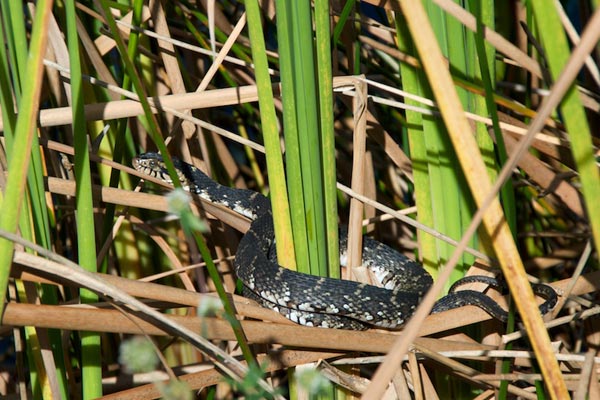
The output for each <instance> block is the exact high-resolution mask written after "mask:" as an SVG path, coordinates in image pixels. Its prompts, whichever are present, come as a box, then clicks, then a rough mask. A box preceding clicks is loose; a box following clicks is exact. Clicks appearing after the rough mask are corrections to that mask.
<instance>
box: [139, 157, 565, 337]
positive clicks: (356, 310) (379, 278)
mask: <svg viewBox="0 0 600 400" xmlns="http://www.w3.org/2000/svg"><path fill="white" fill-rule="evenodd" d="M172 161H173V164H174V166H175V170H176V172H177V175H178V179H179V181H180V182H181V185H182V187H183V189H184V190H187V191H189V192H190V193H193V194H195V195H197V196H198V197H200V198H202V199H204V200H206V201H209V202H211V203H214V204H220V205H222V206H224V207H227V208H229V209H230V210H233V211H234V212H236V213H238V214H240V215H243V216H245V217H247V218H249V219H250V220H251V224H250V227H249V229H248V230H247V232H246V233H245V234H244V235H243V236H242V238H241V239H240V242H239V245H238V248H237V252H236V254H235V259H234V263H233V264H234V272H235V274H236V276H237V278H238V279H239V280H240V281H241V282H242V283H243V290H242V294H243V295H244V296H245V297H248V298H250V299H252V300H255V301H257V302H258V303H259V304H260V305H262V306H263V307H266V308H270V309H272V310H275V311H277V312H279V313H280V314H282V315H284V316H285V317H287V318H288V319H289V320H291V321H293V322H296V323H298V324H301V325H305V326H313V327H322V328H337V329H352V330H365V329H369V328H373V327H377V328H386V329H396V328H400V327H402V326H403V325H404V324H405V323H406V321H407V320H408V319H409V318H410V317H411V316H412V315H413V313H414V312H415V310H416V308H417V306H418V305H419V303H420V302H421V300H422V298H423V297H424V295H425V294H426V292H427V291H428V290H429V289H430V288H431V286H432V284H433V279H432V277H431V275H430V274H429V273H428V272H427V271H426V270H425V268H423V266H422V265H421V264H419V263H417V262H416V261H413V260H411V259H410V258H408V257H407V256H405V255H403V254H401V253H400V252H398V251H396V250H394V249H393V248H391V247H389V246H387V245H386V244H383V243H381V242H378V241H376V240H374V239H372V238H370V237H368V236H365V237H364V238H363V248H362V255H363V256H362V266H363V267H365V268H367V269H368V270H369V271H370V272H371V275H372V276H373V277H374V280H375V282H374V283H375V284H374V285H371V284H365V283H360V282H355V281H350V280H344V279H334V278H329V277H320V276H314V275H310V274H305V273H301V272H297V271H292V270H290V269H287V268H284V267H282V266H280V265H279V264H278V262H277V256H276V250H275V232H274V225H273V215H272V209H271V203H270V200H269V199H268V198H267V197H266V196H264V195H262V194H260V193H258V192H255V191H252V190H248V189H238V188H231V187H228V186H224V185H221V184H219V183H217V182H216V181H214V180H213V179H211V178H210V177H209V176H207V175H206V174H205V173H203V172H202V171H201V170H200V169H198V168H196V167H195V166H193V165H191V164H188V163H186V162H183V161H181V160H179V159H177V158H172ZM132 165H133V167H134V169H135V170H137V171H138V172H140V173H141V175H142V176H145V175H147V176H152V177H155V178H158V179H160V180H162V181H163V182H165V183H167V184H172V183H173V182H172V180H171V178H170V176H169V173H168V171H167V168H166V165H165V163H164V161H163V158H162V156H161V155H160V154H158V153H152V152H150V153H143V154H139V155H137V156H136V157H134V158H133V159H132ZM339 237H340V239H339V240H340V242H339V248H340V249H341V250H340V263H341V264H342V265H343V264H344V263H345V260H346V253H347V235H346V230H345V229H344V228H341V229H340V235H339ZM473 282H482V283H485V284H487V285H489V286H492V287H494V288H496V289H502V288H505V287H506V285H505V283H504V282H503V280H502V279H497V278H493V277H489V276H479V275H472V276H467V277H464V278H462V279H459V280H458V281H457V282H455V284H454V285H453V286H452V287H451V288H450V289H449V293H448V294H447V295H446V296H444V297H442V298H441V299H439V300H438V301H437V302H436V303H435V305H434V307H433V309H432V313H439V312H442V311H446V310H451V309H454V308H458V307H463V306H466V305H474V306H477V307H479V308H481V309H483V310H484V311H485V312H487V313H488V314H489V315H491V316H492V317H494V318H496V319H498V320H500V321H507V318H508V313H507V312H506V311H505V310H504V309H503V308H502V307H501V306H500V305H499V304H498V303H496V302H495V301H494V300H492V299H491V298H490V297H489V296H487V295H485V294H484V293H482V292H479V291H475V290H460V291H457V290H456V289H457V288H458V287H459V286H462V285H465V284H467V283H473ZM532 289H533V291H534V293H536V294H537V295H539V296H541V297H542V298H544V302H543V303H542V304H541V305H540V306H539V307H540V312H541V313H542V314H545V313H547V312H548V311H550V310H551V309H552V308H553V307H554V306H555V305H556V303H557V293H556V291H555V290H554V289H553V288H552V287H551V286H549V285H545V284H532Z"/></svg>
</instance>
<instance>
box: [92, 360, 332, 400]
mask: <svg viewBox="0 0 600 400" xmlns="http://www.w3.org/2000/svg"><path fill="white" fill-rule="evenodd" d="M337 355H339V353H327V352H317V351H296V350H282V351H274V352H272V353H270V354H268V355H258V356H257V359H258V363H259V364H260V365H261V366H264V371H265V372H267V373H268V372H273V371H277V370H281V369H285V368H290V367H295V366H298V365H304V364H308V363H314V362H317V361H319V360H322V359H326V358H331V357H335V356H337ZM177 378H178V379H179V380H181V381H183V382H185V383H187V384H188V386H189V388H190V390H200V389H202V388H205V387H208V386H213V385H216V384H218V383H220V382H223V376H222V375H221V373H219V371H217V370H216V369H214V368H208V369H206V370H204V371H199V372H193V373H188V374H182V375H179V376H178V377H177ZM105 381H106V380H105ZM160 396H161V393H160V392H159V391H158V389H157V386H156V382H155V383H150V384H146V385H142V386H139V387H136V388H131V389H126V390H122V391H118V392H115V393H113V394H109V395H106V396H103V397H101V398H100V399H99V400H117V399H119V400H120V399H128V400H133V399H140V400H145V399H155V398H159V397H160Z"/></svg>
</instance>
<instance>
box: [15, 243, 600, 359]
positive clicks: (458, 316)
mask: <svg viewBox="0 0 600 400" xmlns="http://www.w3.org/2000/svg"><path fill="white" fill-rule="evenodd" d="M20 255H21V253H16V254H15V260H16V261H19V260H20V259H21V257H20ZM40 261H41V262H43V260H40ZM21 262H23V261H21ZM52 267H53V264H52V263H47V264H46V265H45V268H44V271H45V272H44V274H41V273H40V272H39V271H37V270H31V269H30V268H29V267H27V265H26V264H23V265H15V268H13V276H14V277H16V278H20V279H23V280H33V281H36V282H42V281H43V282H54V283H63V282H64V280H63V279H62V278H61V277H60V276H58V275H56V273H54V272H53V269H52ZM95 276H97V277H98V278H99V279H102V280H104V281H107V282H109V283H111V284H112V285H114V286H115V287H117V288H119V289H120V290H122V291H124V292H126V293H128V294H129V295H132V296H136V297H140V298H144V299H149V300H154V301H160V302H163V303H166V304H170V305H172V306H177V305H179V306H191V307H196V306H198V305H199V304H200V303H201V302H202V301H204V300H205V299H206V298H207V297H212V295H207V294H200V293H196V292H190V291H187V290H183V289H179V288H175V287H169V286H164V285H159V284H156V283H148V282H141V281H132V280H129V279H126V278H121V277H117V276H111V275H102V274H96V275H95ZM42 279H45V280H42ZM570 285H571V280H570V279H565V280H563V281H559V282H555V283H553V287H554V288H555V289H556V290H557V291H558V292H559V293H560V292H562V291H563V290H564V289H566V288H567V287H568V286H570ZM598 290H600V271H599V272H593V273H590V274H587V275H584V276H582V277H580V278H579V279H577V281H576V282H575V284H574V285H573V287H572V295H582V294H585V293H592V292H596V291H598ZM233 299H234V300H235V306H236V309H237V312H238V313H239V315H242V316H246V317H250V318H256V319H261V320H266V321H273V322H275V323H276V324H273V325H268V324H267V325H264V326H265V329H266V330H267V331H269V332H270V331H271V329H272V328H273V329H274V330H275V331H276V329H275V328H274V327H278V326H281V325H289V326H290V327H291V329H292V331H293V332H294V333H291V334H290V336H302V335H303V334H302V330H303V329H304V330H306V329H308V331H306V332H313V333H312V334H309V337H308V339H302V340H305V341H304V342H303V343H304V345H305V346H315V344H314V343H312V342H311V339H315V340H317V341H319V342H321V346H326V345H328V343H330V342H329V340H327V339H324V338H322V337H321V335H324V336H326V335H327V332H328V331H327V330H323V329H316V330H315V329H312V328H305V327H299V326H297V325H295V324H292V323H291V322H290V321H288V320H287V319H285V318H283V317H282V316H281V315H279V314H278V313H276V312H274V311H272V310H268V309H265V308H262V307H259V306H257V305H255V304H254V303H253V302H251V301H250V300H247V299H245V298H243V297H239V296H233ZM494 299H495V300H497V301H501V300H502V298H498V297H494ZM489 319H491V317H490V316H489V315H488V314H486V313H485V312H483V311H482V310H480V309H478V308H476V307H472V306H468V307H464V308H461V309H456V310H451V311H447V312H444V313H440V314H433V315H430V316H429V317H428V318H427V320H426V321H425V323H424V324H423V325H422V327H421V330H420V332H419V334H420V335H430V334H434V333H439V332H443V331H448V330H451V329H454V328H457V327H461V326H465V325H469V324H472V323H477V322H482V321H486V320H489ZM4 322H5V323H13V322H15V321H10V320H6V319H5V320H4ZM71 328H72V329H74V328H75V327H71ZM294 328H295V329H296V330H295V331H294ZM275 334H276V333H273V334H271V333H268V334H267V337H269V336H270V335H275ZM336 334H337V335H338V337H339V338H341V341H342V342H346V346H350V348H344V349H348V350H358V349H354V348H352V347H351V345H352V343H354V342H355V341H356V340H357V339H358V338H360V339H361V340H367V341H374V342H377V341H379V340H383V341H384V342H386V341H388V340H391V339H390V338H395V337H398V334H401V333H398V332H386V331H383V332H381V331H377V330H371V331H368V332H358V333H356V332H352V331H336ZM314 335H316V336H314ZM354 335H359V336H354ZM365 335H366V336H365ZM369 335H372V338H371V339H365V337H369ZM271 337H272V339H273V342H274V343H281V344H290V343H288V342H287V339H286V338H285V335H283V336H282V335H279V334H277V336H271ZM278 338H281V340H282V341H275V339H278ZM384 338H387V339H384ZM219 339H223V340H224V339H226V337H219ZM293 343H294V344H296V345H297V344H298V343H297V342H293ZM331 346H333V347H331V349H337V348H338V347H336V346H338V345H336V344H335V341H334V343H332V344H331ZM369 346H371V345H369ZM429 346H430V348H431V344H429ZM477 346H479V345H477ZM477 346H476V347H477ZM325 348H327V347H325ZM478 348H481V347H478ZM484 348H488V349H491V348H494V347H489V346H484ZM379 350H380V351H381V350H382V348H381V347H380V348H379ZM435 350H436V351H439V349H437V348H436V349H435ZM384 351H385V350H384Z"/></svg>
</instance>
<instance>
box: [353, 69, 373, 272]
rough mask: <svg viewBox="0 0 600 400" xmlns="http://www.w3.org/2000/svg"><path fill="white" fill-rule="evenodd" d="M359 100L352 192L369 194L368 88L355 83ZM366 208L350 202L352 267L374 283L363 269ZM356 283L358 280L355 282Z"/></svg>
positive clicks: (355, 100) (354, 104) (357, 100)
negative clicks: (366, 157)
mask: <svg viewBox="0 0 600 400" xmlns="http://www.w3.org/2000/svg"><path fill="white" fill-rule="evenodd" d="M352 83H353V85H354V90H355V92H356V96H354V99H353V100H354V101H353V102H352V114H353V115H354V132H353V135H352V190H354V191H355V192H356V193H360V194H364V191H365V151H366V147H367V101H368V99H367V85H366V84H365V83H364V82H362V81H360V80H358V79H353V80H352ZM363 211H364V204H363V203H362V202H361V201H358V200H357V199H356V198H351V200H350V215H349V220H348V267H349V268H350V269H351V271H352V273H349V276H352V275H354V276H355V278H358V279H356V280H358V281H359V282H366V283H372V282H371V278H370V277H369V276H368V274H367V273H366V269H364V268H361V266H362V248H363V245H362V242H363V234H362V220H363ZM353 279H354V278H353Z"/></svg>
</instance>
